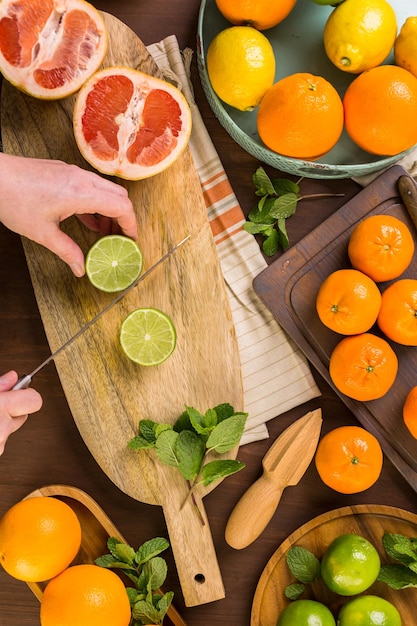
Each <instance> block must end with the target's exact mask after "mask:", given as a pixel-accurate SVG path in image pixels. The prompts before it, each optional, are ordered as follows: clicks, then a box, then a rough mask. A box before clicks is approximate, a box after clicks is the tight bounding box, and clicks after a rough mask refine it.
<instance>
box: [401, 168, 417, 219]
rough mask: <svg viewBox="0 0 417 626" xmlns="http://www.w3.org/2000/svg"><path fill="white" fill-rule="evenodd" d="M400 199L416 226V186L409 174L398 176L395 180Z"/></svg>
mask: <svg viewBox="0 0 417 626" xmlns="http://www.w3.org/2000/svg"><path fill="white" fill-rule="evenodd" d="M397 186H398V190H399V192H400V195H401V199H402V201H403V202H404V205H405V207H406V209H407V211H408V214H409V215H410V217H411V219H412V221H413V223H414V226H415V227H416V228H417V187H416V184H415V182H414V180H413V179H412V178H411V177H410V176H400V177H399V179H398V181H397Z"/></svg>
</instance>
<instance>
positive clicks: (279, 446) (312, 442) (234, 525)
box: [225, 409, 323, 550]
mask: <svg viewBox="0 0 417 626" xmlns="http://www.w3.org/2000/svg"><path fill="white" fill-rule="evenodd" d="M322 421H323V420H322V415H321V409H316V410H314V411H310V412H309V413H307V414H306V415H304V416H303V417H300V418H299V419H298V420H296V421H295V422H293V423H292V424H291V426H288V428H286V429H285V430H284V431H283V432H282V433H281V435H280V436H279V437H278V438H277V439H276V441H275V442H274V443H273V444H272V446H271V447H270V448H269V450H268V452H267V453H266V455H265V456H264V458H263V460H262V467H263V473H262V475H261V476H260V478H258V480H257V481H255V482H254V483H253V484H252V485H251V486H250V487H249V489H248V490H247V491H246V492H245V493H244V494H243V496H242V497H241V499H240V500H239V502H238V503H237V504H236V506H235V508H234V509H233V511H232V513H231V514H230V517H229V519H228V522H227V525H226V531H225V539H226V542H227V543H228V544H229V545H230V546H231V547H232V548H235V549H236V550H241V549H242V548H246V547H247V546H249V545H250V544H251V543H253V542H254V541H255V539H257V538H258V537H259V535H261V533H262V532H263V531H264V530H265V528H266V527H267V525H268V524H269V522H270V521H271V519H272V517H273V515H274V513H275V511H276V509H277V506H278V504H279V501H280V499H281V496H282V493H283V491H284V489H285V488H286V487H289V486H294V485H297V484H298V483H299V482H300V480H301V478H302V477H303V476H304V474H305V472H306V471H307V468H308V466H309V465H310V463H311V460H312V458H313V456H314V453H315V451H316V448H317V444H318V441H319V437H320V431H321V425H322Z"/></svg>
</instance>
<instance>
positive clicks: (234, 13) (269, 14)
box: [216, 0, 297, 30]
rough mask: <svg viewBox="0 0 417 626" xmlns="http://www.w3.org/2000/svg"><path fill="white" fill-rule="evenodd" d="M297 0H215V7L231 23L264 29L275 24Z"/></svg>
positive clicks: (288, 11)
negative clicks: (272, 0)
mask: <svg viewBox="0 0 417 626" xmlns="http://www.w3.org/2000/svg"><path fill="white" fill-rule="evenodd" d="M296 2H297V0H274V2H271V0H216V4H217V8H218V9H219V11H220V13H222V15H224V17H225V18H226V19H227V20H229V22H231V23H232V24H237V25H246V26H253V27H254V28H257V29H258V30H266V29H267V28H272V27H273V26H276V25H277V24H279V23H280V22H282V20H284V19H285V18H286V17H287V15H289V14H290V13H291V11H292V10H293V8H294V7H295V4H296Z"/></svg>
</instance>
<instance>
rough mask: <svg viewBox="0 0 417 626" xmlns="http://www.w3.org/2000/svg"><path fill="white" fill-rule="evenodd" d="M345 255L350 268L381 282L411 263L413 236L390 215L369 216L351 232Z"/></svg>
mask: <svg viewBox="0 0 417 626" xmlns="http://www.w3.org/2000/svg"><path fill="white" fill-rule="evenodd" d="M348 255H349V259H350V262H351V263H352V265H353V267H355V268H356V269H358V270H360V271H361V272H364V273H365V274H367V275H368V276H370V277H371V278H372V279H373V280H374V281H376V282H381V281H386V280H393V279H394V278H398V276H400V275H401V274H402V273H403V272H404V271H405V270H406V269H407V267H408V266H409V265H410V263H411V260H412V258H413V255H414V239H413V236H412V234H411V232H410V229H409V228H408V226H407V225H406V224H405V223H404V222H403V221H402V220H400V219H398V218H397V217H394V216H393V215H385V214H380V215H370V216H369V217H366V218H365V219H363V220H362V221H361V222H359V224H358V225H357V226H355V228H354V229H353V231H352V234H351V236H350V238H349V244H348Z"/></svg>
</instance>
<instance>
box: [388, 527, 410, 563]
mask: <svg viewBox="0 0 417 626" xmlns="http://www.w3.org/2000/svg"><path fill="white" fill-rule="evenodd" d="M382 545H383V546H384V549H385V552H386V553H387V554H388V556H389V557H391V558H392V559H394V560H396V561H400V563H403V564H405V565H408V564H409V563H411V562H412V561H417V553H416V551H415V549H414V545H413V543H412V542H411V540H410V539H408V537H405V536H404V535H400V534H397V533H385V534H384V536H383V537H382Z"/></svg>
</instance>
